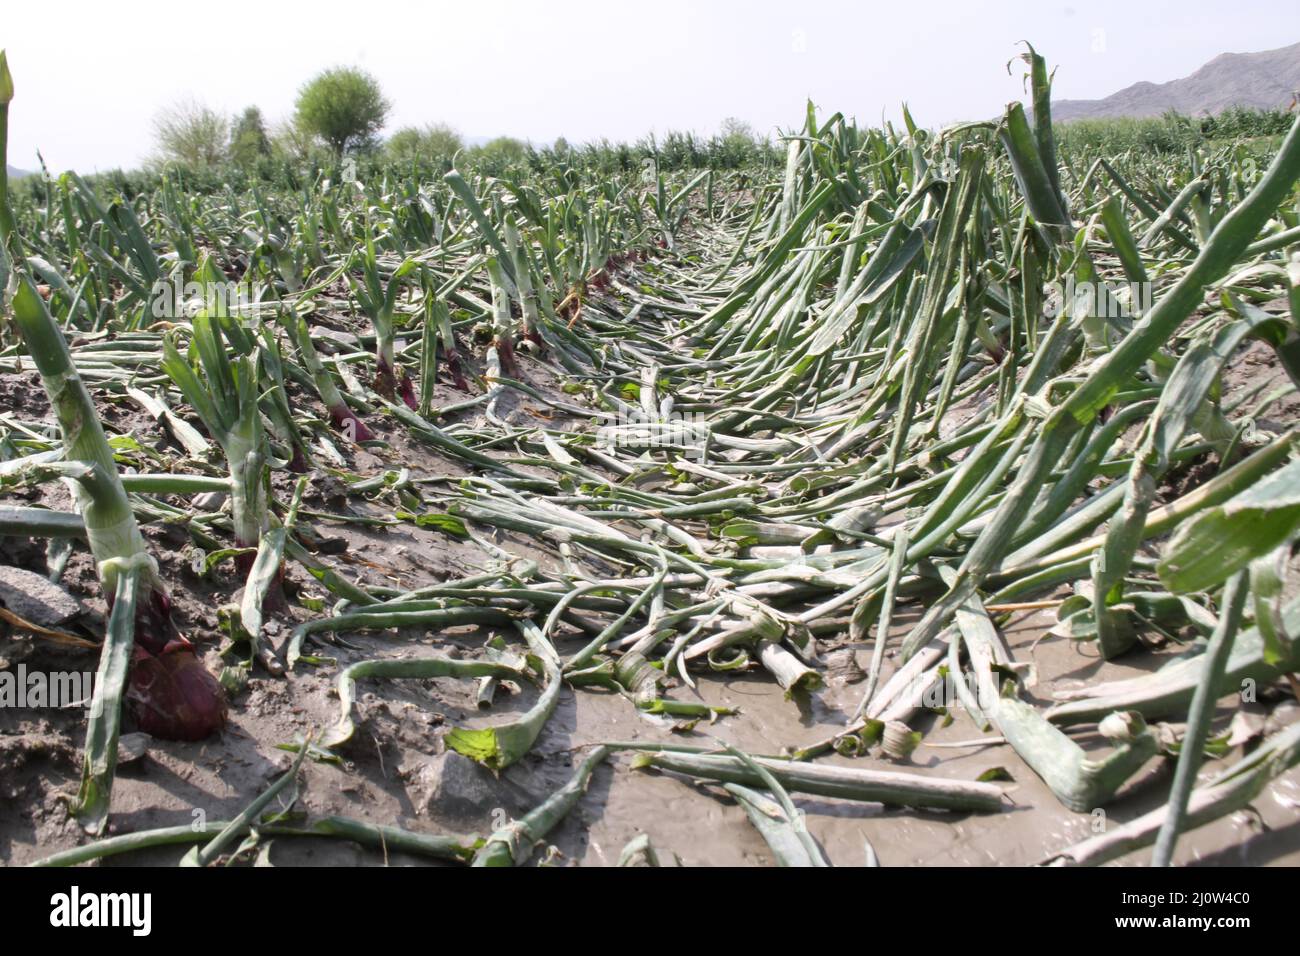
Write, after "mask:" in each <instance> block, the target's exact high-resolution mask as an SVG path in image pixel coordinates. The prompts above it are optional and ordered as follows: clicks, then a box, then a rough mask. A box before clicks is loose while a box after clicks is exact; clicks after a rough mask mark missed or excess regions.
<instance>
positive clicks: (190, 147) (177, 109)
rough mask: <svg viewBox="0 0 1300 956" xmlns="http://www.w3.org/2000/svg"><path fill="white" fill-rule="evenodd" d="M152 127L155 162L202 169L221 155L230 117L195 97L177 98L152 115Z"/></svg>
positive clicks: (213, 164)
mask: <svg viewBox="0 0 1300 956" xmlns="http://www.w3.org/2000/svg"><path fill="white" fill-rule="evenodd" d="M153 131H154V140H155V142H156V145H157V148H158V152H157V155H156V156H155V157H154V160H153V163H154V164H155V165H166V164H168V163H180V164H181V165H183V166H188V167H189V168H191V169H206V168H208V167H210V166H216V165H218V164H219V163H220V162H221V161H222V160H223V159H224V158H225V156H226V143H227V136H228V133H229V131H230V121H229V120H228V119H226V117H225V116H223V115H221V114H220V113H218V112H216V111H215V110H211V109H209V108H208V107H207V106H205V105H203V104H202V103H199V102H197V101H196V100H181V101H180V102H178V103H175V104H173V105H172V106H170V107H168V108H166V109H164V110H163V111H161V112H160V113H158V114H157V115H156V116H154V120H153Z"/></svg>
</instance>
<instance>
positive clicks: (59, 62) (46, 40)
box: [0, 0, 1300, 172]
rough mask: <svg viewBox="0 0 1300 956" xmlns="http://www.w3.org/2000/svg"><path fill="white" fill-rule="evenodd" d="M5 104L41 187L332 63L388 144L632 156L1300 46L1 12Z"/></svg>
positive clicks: (705, 6) (1278, 25)
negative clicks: (732, 131) (398, 137)
mask: <svg viewBox="0 0 1300 956" xmlns="http://www.w3.org/2000/svg"><path fill="white" fill-rule="evenodd" d="M4 26H5V30H4V33H3V35H2V36H0V39H2V40H3V42H4V43H6V44H7V45H8V47H7V48H8V53H9V62H10V66H11V69H12V72H13V74H14V80H15V84H16V88H17V96H16V99H15V101H14V103H13V104H12V106H11V107H10V134H9V162H10V163H11V164H12V165H15V166H19V167H22V168H25V169H32V168H35V167H36V165H37V159H36V150H37V149H38V148H39V149H40V150H41V152H42V153H43V154H44V156H45V159H46V162H47V163H48V164H49V166H50V168H51V170H52V171H53V172H59V171H62V170H64V169H68V168H75V169H78V170H81V171H84V172H91V171H94V170H96V169H101V170H102V169H109V168H112V167H115V166H123V167H130V166H135V165H138V164H139V163H140V162H141V160H143V159H144V158H145V157H146V156H147V155H148V154H149V153H150V152H151V151H152V146H153V143H152V125H151V119H152V117H153V116H154V114H155V113H156V112H157V111H158V110H160V109H161V108H163V107H165V106H167V105H168V104H169V103H172V102H175V101H176V100H177V99H180V98H184V97H193V98H195V99H197V100H200V101H202V102H204V103H207V104H208V105H209V106H211V107H213V108H216V109H220V110H222V111H225V112H232V113H233V112H235V111H237V110H240V109H242V108H243V107H244V106H247V105H249V104H257V105H258V106H260V107H261V108H262V111H263V113H264V114H265V116H266V117H267V118H268V120H271V121H274V120H277V119H281V118H284V117H287V116H288V115H289V114H290V113H291V112H292V110H293V102H294V98H295V95H296V93H297V90H298V88H299V86H300V85H301V84H302V83H303V81H304V80H306V79H308V78H309V77H310V76H311V75H312V74H313V73H315V72H316V71H318V70H320V69H323V68H325V67H328V66H333V65H337V64H354V65H357V66H361V67H363V68H364V69H366V70H369V71H370V72H371V73H373V74H374V75H375V76H376V77H378V79H379V81H380V83H381V84H382V85H383V88H384V91H385V93H386V94H387V95H388V98H389V99H390V100H392V102H393V104H394V109H393V112H392V115H391V117H390V119H389V124H388V130H389V131H391V130H393V129H396V128H398V127H400V126H403V125H408V124H423V123H427V122H434V121H442V122H447V123H450V124H451V125H452V126H454V127H456V128H457V129H458V130H460V131H461V132H462V133H463V134H465V135H466V136H471V137H477V136H494V135H500V134H509V135H513V136H518V137H521V138H525V139H531V140H533V141H535V142H550V141H552V140H553V139H554V138H555V137H556V136H564V137H566V138H567V139H569V140H570V141H571V142H582V141H586V140H590V139H595V138H599V137H602V136H604V137H609V138H611V139H635V138H637V137H639V136H642V135H644V134H645V133H647V132H650V131H658V132H663V131H665V130H668V129H674V128H675V129H691V130H695V131H697V132H706V133H707V132H713V131H715V130H716V129H717V127H718V124H719V122H720V120H722V118H723V117H726V116H736V117H739V118H741V119H743V120H746V121H747V122H749V123H751V124H752V125H753V126H754V127H755V128H756V129H758V130H760V131H764V132H766V131H771V130H775V128H777V127H782V128H790V127H792V126H795V125H797V124H799V123H800V122H801V119H802V116H803V108H804V102H805V100H806V99H807V98H808V97H811V98H812V100H813V101H814V102H815V103H816V104H817V105H818V106H819V107H820V108H821V109H823V110H825V111H827V112H833V111H835V110H839V111H841V112H843V113H845V114H849V115H853V116H856V117H857V118H858V119H859V120H861V121H864V122H867V121H876V120H878V119H879V118H880V117H881V115H882V113H883V114H886V115H889V116H891V117H892V116H897V115H898V105H899V103H900V102H902V101H904V100H906V101H907V102H908V104H909V106H910V108H911V110H912V113H913V115H914V116H915V118H916V119H917V121H918V122H920V123H923V124H926V125H940V124H943V123H946V122H950V121H953V120H957V119H968V118H972V117H985V116H992V115H994V114H996V113H998V112H1000V110H1001V108H1002V107H1003V106H1004V105H1005V103H1006V102H1007V101H1008V100H1011V99H1014V98H1017V97H1020V96H1021V95H1022V87H1021V74H1022V70H1021V68H1020V67H1021V65H1020V64H1019V63H1018V62H1017V64H1015V65H1014V66H1013V68H1012V74H1011V75H1008V74H1007V71H1006V63H1007V61H1008V60H1009V59H1010V58H1012V57H1014V56H1015V55H1016V54H1017V52H1019V51H1020V50H1021V49H1022V48H1021V47H1018V46H1017V45H1016V44H1017V41H1019V40H1022V39H1027V40H1030V41H1032V42H1033V43H1034V44H1035V46H1037V48H1038V49H1039V51H1040V52H1041V53H1043V54H1044V55H1045V56H1046V57H1047V59H1048V62H1049V63H1050V64H1053V65H1055V66H1056V67H1057V75H1056V77H1057V78H1056V86H1055V94H1056V96H1057V97H1059V98H1093V97H1100V96H1105V95H1107V94H1109V93H1112V92H1114V91H1116V90H1118V89H1120V88H1122V87H1124V86H1127V85H1128V84H1130V83H1133V82H1136V81H1138V80H1152V81H1156V82H1161V81H1164V80H1170V79H1174V78H1176V77H1180V76H1185V75H1186V74H1188V73H1190V72H1191V71H1193V70H1194V69H1196V67H1198V66H1200V65H1201V64H1202V63H1203V62H1205V61H1206V60H1208V59H1210V58H1211V57H1213V56H1214V55H1216V54H1218V53H1222V52H1248V51H1254V50H1266V49H1272V48H1275V47H1279V46H1285V45H1288V44H1291V43H1294V42H1296V41H1300V4H1297V3H1295V2H1294V0H1233V2H1232V3H1224V2H1209V0H1182V2H1164V0H1158V2H1148V0H1123V2H1112V0H1089V2H1084V0H1072V2H1068V3H1061V2H1052V0H1047V2H1031V0H1025V2H1016V0H1006V2H990V3H977V2H965V3H960V2H945V0H916V2H910V3H901V4H900V3H888V4H885V3H880V4H877V3H850V2H843V0H840V2H836V0H784V2H775V0H750V2H732V0H714V2H708V0H699V2H695V3H686V2H679V0H640V2H635V3H625V2H620V0H604V2H600V0H591V2H589V0H568V2H565V0H553V2H534V3H524V2H506V0H458V2H455V3H443V2H426V3H416V2H402V0H367V2H361V0H350V2H334V0H318V2H312V3H290V2H277V0H259V2H247V0H223V2H221V3H216V4H197V5H195V4H184V3H180V4H178V3H175V2H170V3H163V2H153V0H144V2H134V0H133V2H128V3H113V2H111V0H108V2H106V0H92V2H60V0H47V2H39V3H11V4H6V10H5V15H4Z"/></svg>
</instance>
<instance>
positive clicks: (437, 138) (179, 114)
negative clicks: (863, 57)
mask: <svg viewBox="0 0 1300 956" xmlns="http://www.w3.org/2000/svg"><path fill="white" fill-rule="evenodd" d="M391 109H392V104H391V103H390V102H389V101H388V100H387V99H386V98H385V97H384V94H383V91H382V89H381V88H380V86H379V83H378V82H377V81H376V80H375V78H374V77H373V76H371V75H370V74H368V73H366V72H365V71H363V70H359V69H356V68H353V67H335V68H333V69H329V70H325V71H324V72H322V73H320V74H318V75H317V76H315V77H313V78H312V79H311V80H310V81H309V82H307V83H306V84H304V86H303V87H302V88H301V89H300V90H299V91H298V98H297V101H296V102H295V105H294V113H293V116H292V117H291V118H290V119H288V120H287V121H285V122H283V123H280V124H278V125H276V126H275V127H268V125H267V123H266V120H265V119H264V117H263V115H262V112H261V110H259V109H258V108H257V107H256V106H249V107H248V108H246V109H245V110H244V111H243V112H242V113H240V114H239V115H238V116H234V117H229V116H225V115H223V114H221V113H219V112H217V111H215V110H212V109H210V108H209V107H207V106H206V105H204V104H202V103H199V102H196V101H194V100H184V101H181V102H178V103H176V104H173V105H172V106H170V107H168V108H167V109H165V110H163V111H162V112H161V113H159V114H158V116H157V117H156V118H155V120H154V138H155V142H156V151H155V153H154V155H153V156H152V157H151V158H150V160H149V162H148V163H147V164H146V168H145V170H143V171H142V173H141V174H131V173H118V174H115V175H116V176H117V177H118V179H119V180H120V183H119V186H125V187H129V186H130V184H131V180H132V179H133V178H134V177H137V176H142V177H143V178H142V179H141V180H140V182H141V184H142V186H143V182H144V181H145V179H147V178H149V177H150V175H156V174H158V173H160V172H162V171H164V170H170V171H172V172H173V173H174V174H180V175H183V176H184V177H185V178H186V180H187V182H188V184H189V186H190V188H192V189H196V190H200V191H202V190H204V189H208V188H211V189H217V188H221V185H222V184H223V183H224V184H227V185H234V186H236V187H238V186H239V185H241V184H243V183H245V182H247V181H266V182H284V183H286V184H288V185H291V186H292V185H295V184H296V182H297V181H299V180H301V178H302V177H303V176H304V175H305V176H308V177H310V176H311V175H313V174H314V173H317V172H320V171H322V170H330V169H334V168H337V167H338V164H339V163H340V161H341V160H342V159H343V158H345V157H348V158H351V159H352V160H353V161H354V162H355V163H356V164H357V168H358V169H359V170H374V169H378V168H382V167H385V166H390V165H399V166H404V167H411V168H414V169H417V170H422V171H425V172H429V173H431V174H433V173H437V172H438V171H439V169H441V170H443V171H445V170H446V169H450V168H451V166H452V164H453V162H454V161H455V162H462V163H463V164H465V165H468V166H471V167H473V168H475V169H478V170H481V171H483V172H486V173H488V174H490V175H500V174H502V173H505V172H507V171H508V170H510V169H511V168H514V167H532V168H535V169H543V168H549V167H551V166H554V165H555V164H556V163H561V164H568V165H570V166H574V167H581V168H584V169H595V170H604V171H615V170H630V169H634V168H638V167H641V166H643V165H645V164H646V163H647V162H654V163H656V164H657V165H658V166H659V168H662V169H666V170H671V169H705V168H715V169H734V168H739V167H742V166H749V165H752V164H754V163H765V162H773V161H779V159H780V153H779V150H778V148H777V146H776V145H775V144H773V143H772V142H771V141H770V140H768V139H765V138H762V137H759V136H757V135H756V134H755V133H754V131H753V129H752V128H750V126H748V125H747V124H746V123H744V122H742V121H740V120H737V119H727V120H724V121H723V123H722V125H721V128H720V130H719V132H718V133H717V134H715V135H712V136H698V135H696V134H694V133H689V132H669V133H667V134H665V135H664V136H663V137H662V139H656V138H655V137H646V138H644V139H641V140H638V141H637V142H635V143H612V142H610V141H608V140H601V141H600V142H597V143H587V144H582V145H571V144H569V143H568V142H567V141H566V140H564V139H563V138H560V139H557V140H556V141H555V142H554V143H553V144H551V145H549V146H536V145H534V144H531V143H528V142H525V141H523V140H519V139H515V138H513V137H509V136H501V137H497V138H496V139H493V140H490V141H488V142H486V143H483V144H478V145H473V146H467V145H466V143H465V141H464V139H463V138H462V137H461V135H460V133H458V132H457V131H456V130H454V129H452V128H451V127H450V126H448V125H446V124H445V123H434V124H430V125H427V126H423V127H415V126H407V127H403V128H401V129H398V130H397V131H395V132H394V133H393V134H392V135H390V136H389V137H388V138H387V139H382V138H381V137H380V131H381V130H382V129H383V127H384V123H385V121H386V120H387V118H388V116H389V113H390V112H391Z"/></svg>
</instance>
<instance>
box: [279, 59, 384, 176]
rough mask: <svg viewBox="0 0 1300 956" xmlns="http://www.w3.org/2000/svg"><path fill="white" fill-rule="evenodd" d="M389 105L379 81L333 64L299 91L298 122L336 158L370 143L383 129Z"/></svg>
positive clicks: (366, 74)
mask: <svg viewBox="0 0 1300 956" xmlns="http://www.w3.org/2000/svg"><path fill="white" fill-rule="evenodd" d="M391 106H392V104H390V103H389V102H388V100H386V99H384V94H383V91H382V90H381V89H380V88H379V83H378V81H376V80H375V78H374V77H373V76H371V75H370V74H369V73H367V72H365V71H364V70H359V69H356V68H355V67H350V66H340V67H335V68H334V69H331V70H326V71H325V72H323V73H320V74H318V75H317V76H316V77H315V78H313V79H312V80H311V81H309V82H308V83H307V84H306V85H305V86H304V87H303V88H302V89H301V90H299V91H298V102H297V106H296V112H295V116H296V120H297V125H298V127H299V128H301V129H302V130H304V131H306V132H309V133H311V134H313V135H315V136H319V137H320V138H321V139H323V140H324V141H325V142H326V143H327V144H329V147H330V149H332V150H333V151H334V155H335V157H336V158H337V157H340V156H342V155H343V153H344V151H345V150H347V149H348V148H357V147H359V146H363V145H365V144H367V143H368V142H370V141H371V140H372V139H373V138H374V136H375V134H376V133H378V132H379V130H380V129H382V128H383V125H384V120H385V119H386V118H387V117H388V111H389V109H391Z"/></svg>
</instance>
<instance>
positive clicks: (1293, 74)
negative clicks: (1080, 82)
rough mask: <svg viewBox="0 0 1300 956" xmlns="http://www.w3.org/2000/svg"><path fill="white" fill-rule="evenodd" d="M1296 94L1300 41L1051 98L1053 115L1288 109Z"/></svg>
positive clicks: (1073, 117)
mask: <svg viewBox="0 0 1300 956" xmlns="http://www.w3.org/2000/svg"><path fill="white" fill-rule="evenodd" d="M1297 93H1300V43H1293V44H1291V45H1290V46H1284V47H1278V48H1277V49H1273V50H1261V51H1259V52H1257V53H1220V54H1219V55H1218V56H1216V57H1214V58H1213V59H1211V60H1209V61H1208V62H1206V63H1204V64H1203V65H1202V66H1201V67H1199V68H1198V69H1197V70H1196V71H1195V72H1193V73H1190V74H1189V75H1187V76H1184V77H1180V78H1178V79H1175V80H1169V81H1168V82H1165V83H1154V82H1151V81H1150V80H1142V81H1139V82H1137V83H1134V84H1132V85H1131V86H1126V87H1124V89H1122V90H1119V91H1118V92H1115V93H1112V94H1111V95H1110V96H1106V97H1103V98H1102V99H1097V100H1053V101H1052V119H1053V121H1055V122H1068V121H1070V120H1078V119H1107V118H1112V117H1119V116H1132V117H1138V118H1140V117H1149V116H1160V115H1161V114H1163V113H1165V112H1167V111H1169V110H1175V111H1177V112H1179V113H1184V114H1186V115H1188V116H1204V115H1210V114H1214V113H1220V112H1222V111H1223V110H1225V109H1227V108H1228V107H1230V106H1246V107H1254V108H1256V109H1286V108H1287V107H1289V106H1290V105H1291V104H1292V103H1293V102H1294V101H1295V100H1296V98H1297Z"/></svg>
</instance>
